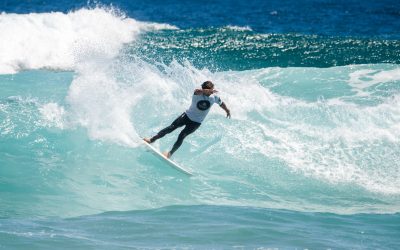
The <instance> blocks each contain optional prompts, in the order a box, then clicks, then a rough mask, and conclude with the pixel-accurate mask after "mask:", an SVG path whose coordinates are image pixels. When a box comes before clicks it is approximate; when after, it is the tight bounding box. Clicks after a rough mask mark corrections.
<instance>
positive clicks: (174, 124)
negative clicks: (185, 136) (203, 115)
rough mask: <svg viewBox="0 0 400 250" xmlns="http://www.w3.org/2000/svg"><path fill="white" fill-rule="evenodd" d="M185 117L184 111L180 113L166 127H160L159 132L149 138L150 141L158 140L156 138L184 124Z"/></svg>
mask: <svg viewBox="0 0 400 250" xmlns="http://www.w3.org/2000/svg"><path fill="white" fill-rule="evenodd" d="M186 117H187V116H186V114H185V113H183V114H182V115H180V116H179V117H178V118H176V119H175V121H173V122H172V123H171V125H169V126H168V127H166V128H164V129H162V130H161V131H160V132H158V134H156V135H155V136H153V137H152V138H151V139H150V142H151V143H153V142H155V141H156V140H158V139H160V138H162V137H164V136H165V135H166V134H169V133H171V132H172V131H174V130H175V129H177V128H179V127H182V126H183V125H186V119H185V118H186ZM187 119H189V118H187Z"/></svg>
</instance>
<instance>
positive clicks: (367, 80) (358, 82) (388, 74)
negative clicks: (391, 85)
mask: <svg viewBox="0 0 400 250" xmlns="http://www.w3.org/2000/svg"><path fill="white" fill-rule="evenodd" d="M349 77H350V79H349V85H350V86H352V87H353V88H354V89H355V90H356V91H357V92H358V93H359V95H364V96H365V95H367V93H366V92H364V91H365V90H366V89H367V88H370V87H372V86H374V85H377V84H380V83H387V82H392V81H399V80H400V68H396V69H390V70H377V69H360V70H356V71H354V72H351V73H350V75H349Z"/></svg>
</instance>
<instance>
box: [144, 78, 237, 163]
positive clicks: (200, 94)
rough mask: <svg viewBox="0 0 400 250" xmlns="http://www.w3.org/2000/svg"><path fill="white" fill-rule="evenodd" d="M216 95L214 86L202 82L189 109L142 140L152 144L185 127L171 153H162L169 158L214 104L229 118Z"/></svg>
mask: <svg viewBox="0 0 400 250" xmlns="http://www.w3.org/2000/svg"><path fill="white" fill-rule="evenodd" d="M216 93H218V91H217V90H215V89H214V84H213V83H212V82H211V81H206V82H204V83H203V84H202V85H201V89H195V91H194V94H193V97H192V104H191V105H190V107H189V109H187V110H186V111H185V112H184V113H183V114H182V115H180V116H179V117H178V118H176V119H175V121H173V122H172V124H171V125H169V126H168V127H166V128H164V129H162V130H161V131H160V132H158V134H156V135H155V136H153V137H152V138H144V139H143V140H144V141H145V142H147V143H153V142H155V141H156V140H158V139H160V138H162V137H164V136H165V135H166V134H169V133H171V132H172V131H174V130H175V129H177V128H179V127H182V126H185V128H184V129H183V130H182V131H181V133H180V134H179V136H178V139H177V140H176V142H175V144H174V146H173V147H172V149H171V151H169V152H164V153H163V154H164V155H165V157H167V158H170V157H171V155H172V154H173V153H174V152H175V151H176V150H177V149H178V148H179V147H180V146H181V145H182V142H183V140H184V139H185V137H186V136H188V135H189V134H191V133H193V132H194V131H196V129H198V128H199V127H200V125H201V122H202V121H203V120H204V118H205V117H206V116H207V114H208V112H209V111H210V108H211V106H212V105H213V104H214V103H218V105H219V106H220V107H221V108H222V109H223V110H225V112H226V117H227V118H231V112H230V111H229V109H228V108H227V107H226V105H225V103H224V102H222V101H221V98H219V96H217V95H215V94H216Z"/></svg>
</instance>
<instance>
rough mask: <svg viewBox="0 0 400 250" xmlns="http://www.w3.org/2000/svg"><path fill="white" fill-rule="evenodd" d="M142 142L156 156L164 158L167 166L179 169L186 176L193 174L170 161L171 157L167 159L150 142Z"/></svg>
mask: <svg viewBox="0 0 400 250" xmlns="http://www.w3.org/2000/svg"><path fill="white" fill-rule="evenodd" d="M143 144H144V145H146V146H147V148H148V149H150V151H151V152H152V153H153V154H154V155H155V156H157V158H159V159H161V160H164V161H165V162H166V163H167V164H168V165H169V166H171V167H173V168H175V169H177V170H179V171H180V172H182V173H184V174H186V175H188V176H193V174H192V173H191V172H190V171H188V170H186V169H185V168H183V167H181V166H179V165H178V164H177V163H176V162H174V161H172V160H171V159H168V158H167V157H165V156H164V155H163V154H162V153H161V152H160V151H158V150H157V149H156V148H155V147H153V146H152V145H151V144H149V143H147V142H145V141H143Z"/></svg>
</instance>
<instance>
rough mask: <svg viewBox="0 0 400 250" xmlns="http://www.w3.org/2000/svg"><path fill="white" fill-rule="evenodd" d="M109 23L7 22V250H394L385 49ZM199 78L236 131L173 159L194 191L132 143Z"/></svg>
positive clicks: (225, 123) (224, 125)
mask: <svg viewBox="0 0 400 250" xmlns="http://www.w3.org/2000/svg"><path fill="white" fill-rule="evenodd" d="M146 11H148V10H147V9H146ZM120 12H121V10H116V9H112V8H106V7H97V8H78V9H77V10H75V11H71V12H69V13H61V12H58V13H50V12H45V13H36V14H29V15H24V14H9V13H2V14H1V16H0V28H1V29H2V30H3V31H4V32H3V34H6V37H12V36H13V37H14V40H13V41H11V40H10V41H11V42H3V44H2V45H1V46H0V53H1V54H2V55H3V57H2V59H0V66H1V67H0V73H1V74H0V204H1V206H0V248H4V249H26V248H27V246H29V249H54V248H66V249H69V248H80V249H131V248H157V249H159V248H164V249H165V248H167V249H169V248H178V249H180V248H186V249H230V248H239V249H254V248H264V249H265V248H278V249H377V248H378V249H397V248H400V241H399V238H400V237H399V236H400V227H399V225H400V217H399V208H400V174H399V171H398V170H399V152H400V146H399V145H400V144H399V138H400V126H399V124H400V95H399V93H400V67H399V65H398V63H399V59H400V57H399V55H400V53H399V47H400V41H399V40H396V37H395V36H389V35H388V37H374V36H369V37H359V36H349V37H347V36H335V35H334V34H323V35H310V34H297V33H284V34H279V33H263V32H260V31H254V30H253V29H252V27H250V26H236V25H222V26H220V27H213V26H205V27H202V28H201V27H192V28H186V27H185V26H184V25H182V27H185V28H181V27H179V26H176V25H177V23H176V22H174V21H171V22H168V20H164V22H159V20H157V21H158V22H149V21H146V22H143V21H139V19H134V17H129V16H122V14H121V13H120ZM128 12H129V11H128ZM271 15H272V16H275V14H271ZM178 24H179V23H178ZM7 32H8V33H7ZM26 34H29V36H28V37H29V38H27V37H26V36H25V35H26ZM83 34H84V35H83ZM388 34H392V33H391V32H388ZM4 41H5V40H4ZM7 41H8V40H7ZM24 41H29V42H24ZM10 48H12V49H10ZM205 80H212V81H213V82H214V83H215V84H216V89H218V90H219V91H220V96H221V99H222V100H223V101H224V102H225V103H226V104H227V105H228V107H229V108H230V109H231V113H232V119H226V118H225V116H224V112H223V110H222V109H219V108H218V107H214V108H213V110H212V111H211V112H210V114H209V115H208V117H207V118H206V121H205V122H204V123H203V124H202V125H201V127H200V128H199V129H198V130H197V131H196V133H194V134H192V135H190V137H188V138H187V139H186V140H185V142H184V143H183V145H182V146H181V148H180V149H179V150H178V151H177V152H176V153H175V154H174V157H173V160H175V161H176V162H178V163H180V164H181V165H183V166H185V167H186V168H187V169H189V170H190V171H191V172H193V173H194V176H193V177H191V178H188V177H187V176H185V175H183V174H181V173H179V172H177V171H176V170H174V169H172V168H170V167H168V166H167V165H165V164H164V163H163V162H160V161H159V160H158V159H157V158H155V157H154V156H153V155H151V154H149V153H148V152H146V150H145V148H143V147H142V146H141V139H140V138H141V137H144V136H151V135H153V134H155V133H156V132H158V131H159V130H160V129H162V128H163V127H165V126H166V125H169V123H170V122H172V121H173V119H175V118H176V117H177V116H178V115H180V114H181V113H182V112H183V111H184V110H185V109H186V108H187V107H188V105H189V104H190V100H191V94H192V91H193V89H194V88H197V87H199V85H200V84H201V83H202V82H203V81H205ZM177 135H178V132H174V133H172V134H170V135H168V136H166V137H164V138H163V139H162V140H159V141H157V142H156V143H155V146H156V147H158V148H159V149H160V150H168V149H169V148H170V147H171V145H172V144H173V143H174V142H175V140H176V137H177Z"/></svg>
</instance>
